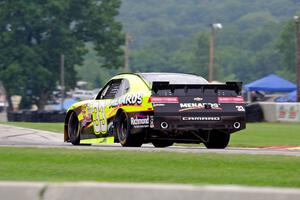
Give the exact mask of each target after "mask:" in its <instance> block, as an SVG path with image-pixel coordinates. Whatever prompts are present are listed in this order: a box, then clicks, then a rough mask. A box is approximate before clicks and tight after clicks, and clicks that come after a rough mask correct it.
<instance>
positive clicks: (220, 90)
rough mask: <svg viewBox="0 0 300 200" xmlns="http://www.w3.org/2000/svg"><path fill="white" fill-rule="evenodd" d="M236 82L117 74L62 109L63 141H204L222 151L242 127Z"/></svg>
mask: <svg viewBox="0 0 300 200" xmlns="http://www.w3.org/2000/svg"><path fill="white" fill-rule="evenodd" d="M241 86H242V84H241V83H240V82H226V83H224V84H212V83H209V82H208V81H207V80H205V79H204V78H202V77H200V76H197V75H193V74H183V73H124V74H119V75H117V76H115V77H113V78H112V79H111V80H110V81H108V83H107V84H106V85H105V86H104V87H103V88H102V89H101V90H100V92H99V93H98V95H97V96H96V97H95V98H94V99H93V100H86V101H81V102H78V103H76V104H74V105H72V106H71V107H70V108H69V109H68V110H67V114H66V117H65V126H64V141H65V142H71V143H72V144H73V145H80V144H95V143H104V144H111V143H117V142H119V143H120V144H121V145H122V146H126V147H140V146H142V144H144V143H152V144H153V145H154V146H155V147H160V148H163V147H167V146H171V145H173V144H174V143H203V144H204V145H205V146H206V147H207V148H221V149H223V148H225V147H226V146H227V145H228V143H229V140H230V134H232V133H234V132H236V131H239V130H242V129H244V128H245V127H246V124H245V103H244V99H243V97H242V96H240V95H241Z"/></svg>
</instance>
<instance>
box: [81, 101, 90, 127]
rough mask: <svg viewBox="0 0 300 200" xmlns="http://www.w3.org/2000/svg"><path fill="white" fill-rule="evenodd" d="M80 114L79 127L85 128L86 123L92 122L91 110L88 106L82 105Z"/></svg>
mask: <svg viewBox="0 0 300 200" xmlns="http://www.w3.org/2000/svg"><path fill="white" fill-rule="evenodd" d="M81 113H82V121H81V126H82V127H83V126H85V125H86V124H87V123H89V122H91V121H92V110H91V107H90V105H89V104H88V105H83V106H82V107H81Z"/></svg>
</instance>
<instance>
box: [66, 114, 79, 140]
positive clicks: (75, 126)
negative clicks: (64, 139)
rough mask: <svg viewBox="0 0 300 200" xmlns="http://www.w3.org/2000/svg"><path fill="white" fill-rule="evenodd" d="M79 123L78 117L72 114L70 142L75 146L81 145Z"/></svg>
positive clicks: (69, 132) (69, 127)
mask: <svg viewBox="0 0 300 200" xmlns="http://www.w3.org/2000/svg"><path fill="white" fill-rule="evenodd" d="M79 129H80V127H79V122H78V119H77V116H76V114H75V113H74V112H72V113H71V115H70V118H69V123H68V134H69V138H70V142H71V143H72V144H73V145H79V144H80V131H79Z"/></svg>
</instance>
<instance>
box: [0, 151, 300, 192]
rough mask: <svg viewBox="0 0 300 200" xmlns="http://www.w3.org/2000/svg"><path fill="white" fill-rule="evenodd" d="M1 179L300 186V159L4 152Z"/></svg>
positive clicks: (106, 152)
mask: <svg viewBox="0 0 300 200" xmlns="http://www.w3.org/2000/svg"><path fill="white" fill-rule="evenodd" d="M0 160H1V162H0V180H10V181H12V180H15V181H58V182H60V181H100V182H151V183H183V184H186V183H188V184H238V185H252V186H278V187H298V188H299V187H300V181H299V180H300V168H299V166H300V158H298V157H284V156H255V155H225V154H224V155H219V154H211V153H210V154H208V153H205V154H193V153H192V154H184V153H168V152H131V151H130V152H128V151H100V150H76V149H33V148H7V147H5V148H4V147H2V148H0Z"/></svg>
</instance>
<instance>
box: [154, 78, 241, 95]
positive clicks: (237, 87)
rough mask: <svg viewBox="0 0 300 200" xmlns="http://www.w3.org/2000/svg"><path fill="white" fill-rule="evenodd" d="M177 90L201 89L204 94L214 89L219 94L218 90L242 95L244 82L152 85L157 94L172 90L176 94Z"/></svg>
mask: <svg viewBox="0 0 300 200" xmlns="http://www.w3.org/2000/svg"><path fill="white" fill-rule="evenodd" d="M176 89H184V91H185V92H186V93H187V92H188V90H190V89H199V90H201V91H202V92H203V93H204V91H205V90H207V89H210V90H211V89H213V90H214V91H215V93H217V92H218V90H233V91H235V92H236V94H237V95H241V91H242V82H226V83H225V84H170V83H169V82H166V81H161V82H158V81H157V82H153V83H152V92H154V93H155V94H157V93H158V91H160V90H170V91H171V92H172V93H174V91H175V90H176Z"/></svg>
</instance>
